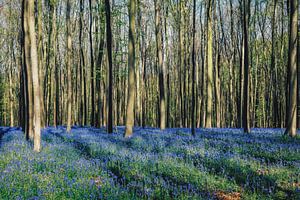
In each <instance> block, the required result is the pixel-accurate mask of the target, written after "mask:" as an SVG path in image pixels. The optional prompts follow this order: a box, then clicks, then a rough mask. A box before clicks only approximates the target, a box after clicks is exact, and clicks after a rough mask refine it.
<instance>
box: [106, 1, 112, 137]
mask: <svg viewBox="0 0 300 200" xmlns="http://www.w3.org/2000/svg"><path fill="white" fill-rule="evenodd" d="M110 12H111V11H110V2H109V0H105V14H106V41H107V56H108V115H107V116H108V117H107V132H108V133H112V132H113V102H112V101H113V64H112V32H111V17H110Z"/></svg>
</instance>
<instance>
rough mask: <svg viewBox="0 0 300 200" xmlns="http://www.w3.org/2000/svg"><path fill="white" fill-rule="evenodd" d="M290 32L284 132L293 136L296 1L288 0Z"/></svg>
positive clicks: (296, 41) (295, 69)
mask: <svg viewBox="0 0 300 200" xmlns="http://www.w3.org/2000/svg"><path fill="white" fill-rule="evenodd" d="M289 14H290V23H289V25H290V29H289V30H290V33H289V55H288V77H287V80H288V84H289V98H288V107H287V108H288V112H287V124H286V131H285V134H287V135H289V136H291V137H295V136H296V135H297V121H296V120H297V48H298V46H297V45H298V39H297V36H298V1H297V0H291V1H290V13H289Z"/></svg>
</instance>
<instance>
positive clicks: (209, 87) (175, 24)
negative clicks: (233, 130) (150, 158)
mask: <svg viewBox="0 0 300 200" xmlns="http://www.w3.org/2000/svg"><path fill="white" fill-rule="evenodd" d="M0 9H1V10H0V14H1V19H0V23H1V26H0V35H1V37H0V43H1V54H0V64H1V70H0V91H1V94H2V95H1V98H0V121H1V124H2V125H3V126H21V127H22V128H23V130H24V131H25V133H26V136H27V138H28V139H34V140H35V147H34V148H35V150H36V151H39V149H40V146H39V143H40V142H39V140H40V139H39V137H40V128H44V127H47V126H54V127H56V126H58V125H67V130H68V131H70V129H71V126H72V125H79V126H95V127H102V126H105V127H107V130H108V132H109V133H112V132H113V127H114V126H116V125H126V131H125V136H126V137H130V136H131V135H132V133H133V129H134V128H133V127H134V126H142V127H145V126H154V127H160V128H161V129H162V130H163V129H165V128H166V127H190V128H192V133H193V134H195V128H198V127H205V128H211V127H241V128H244V131H245V132H247V133H249V132H250V128H251V127H281V128H284V127H286V128H287V129H286V134H289V135H291V136H295V135H296V130H297V129H296V127H297V126H298V128H299V127H300V120H299V119H300V103H299V102H300V97H299V96H300V94H299V93H300V92H299V88H300V86H299V85H300V78H299V77H300V70H299V42H298V40H299V32H300V31H299V19H298V13H299V6H298V1H297V0H288V1H286V0H272V1H271V0H269V1H257V0H255V1H254V0H252V1H251V0H225V1H215V0H202V1H196V0H178V1H172V0H164V1H163V0H155V1H146V0H127V1H121V0H120V1H116V0H113V1H110V0H89V1H83V0H79V1H72V0H51V1H44V0H11V1H8V0H6V1H3V5H2V6H1V8H0ZM297 77H298V78H297ZM297 113H298V114H297Z"/></svg>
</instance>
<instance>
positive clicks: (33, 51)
mask: <svg viewBox="0 0 300 200" xmlns="http://www.w3.org/2000/svg"><path fill="white" fill-rule="evenodd" d="M27 3H28V13H27V16H26V18H27V21H28V33H29V35H25V41H26V40H28V42H29V43H30V48H29V49H30V61H31V62H30V64H31V74H30V76H31V77H32V86H33V96H34V98H33V100H34V101H33V106H34V148H33V149H34V151H36V152H40V151H41V117H40V116H41V111H40V88H39V76H37V74H39V73H38V55H37V46H36V33H35V16H34V0H27Z"/></svg>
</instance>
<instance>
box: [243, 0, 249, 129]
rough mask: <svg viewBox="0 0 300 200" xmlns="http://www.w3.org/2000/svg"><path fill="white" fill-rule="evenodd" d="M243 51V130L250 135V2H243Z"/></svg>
mask: <svg viewBox="0 0 300 200" xmlns="http://www.w3.org/2000/svg"><path fill="white" fill-rule="evenodd" d="M243 8H244V9H243V10H244V12H243V37H244V43H243V49H244V59H243V60H244V94H243V95H244V97H243V100H244V102H243V128H244V132H245V133H250V127H249V121H248V120H249V50H248V25H249V12H250V0H243Z"/></svg>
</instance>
